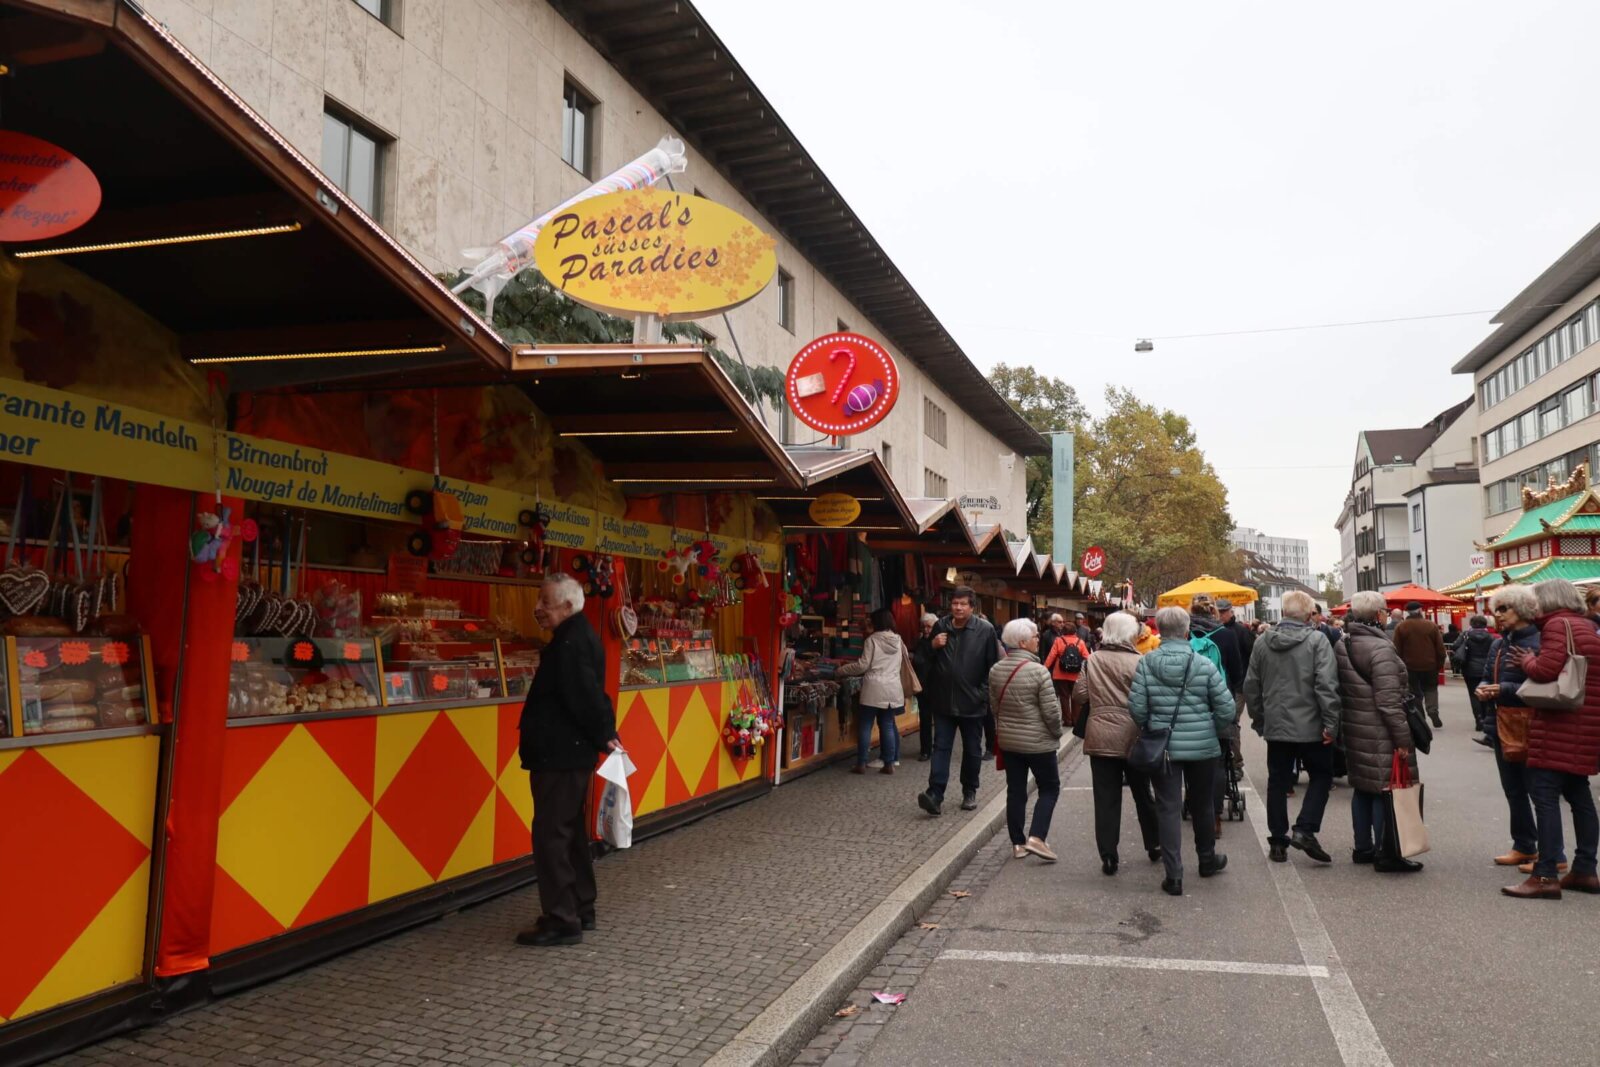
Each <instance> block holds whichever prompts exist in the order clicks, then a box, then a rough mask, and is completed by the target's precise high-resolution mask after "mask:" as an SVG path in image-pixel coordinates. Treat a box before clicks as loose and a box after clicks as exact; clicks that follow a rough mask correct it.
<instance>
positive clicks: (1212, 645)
mask: <svg viewBox="0 0 1600 1067" xmlns="http://www.w3.org/2000/svg"><path fill="white" fill-rule="evenodd" d="M1189 647H1190V648H1192V649H1194V651H1195V655H1197V656H1204V657H1205V658H1206V659H1208V660H1210V661H1211V665H1212V666H1213V667H1215V668H1216V669H1217V670H1219V671H1220V670H1222V649H1220V648H1218V647H1217V643H1216V642H1215V641H1213V640H1211V638H1209V637H1207V636H1205V635H1204V634H1200V635H1197V636H1194V637H1191V638H1189Z"/></svg>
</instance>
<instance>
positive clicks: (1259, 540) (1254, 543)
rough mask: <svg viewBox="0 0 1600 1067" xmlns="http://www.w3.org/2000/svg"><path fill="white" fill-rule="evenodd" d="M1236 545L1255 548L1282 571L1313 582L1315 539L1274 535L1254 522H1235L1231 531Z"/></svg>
mask: <svg viewBox="0 0 1600 1067" xmlns="http://www.w3.org/2000/svg"><path fill="white" fill-rule="evenodd" d="M1228 543H1229V544H1231V545H1233V547H1234V548H1239V549H1244V550H1246V551H1249V552H1254V553H1255V554H1256V556H1257V557H1259V558H1260V559H1261V560H1263V561H1264V562H1266V563H1268V564H1270V565H1271V566H1272V567H1273V568H1274V569H1275V570H1276V571H1277V572H1278V573H1279V574H1283V575H1287V576H1288V577H1290V578H1293V579H1294V580H1295V581H1297V582H1300V583H1302V584H1304V585H1307V586H1309V585H1311V584H1312V581H1311V577H1312V575H1311V542H1309V541H1307V540H1305V539H1303V538H1299V537H1272V536H1270V535H1269V534H1264V533H1262V532H1261V531H1260V530H1257V529H1256V528H1255V527H1253V526H1235V527H1234V528H1233V530H1232V531H1231V532H1230V533H1229V534H1228Z"/></svg>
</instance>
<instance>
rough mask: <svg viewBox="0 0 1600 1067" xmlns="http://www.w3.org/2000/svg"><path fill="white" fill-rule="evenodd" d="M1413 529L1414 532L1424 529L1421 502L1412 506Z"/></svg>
mask: <svg viewBox="0 0 1600 1067" xmlns="http://www.w3.org/2000/svg"><path fill="white" fill-rule="evenodd" d="M1411 528H1412V529H1413V530H1420V529H1422V504H1421V503H1420V502H1418V503H1416V504H1412V505H1411Z"/></svg>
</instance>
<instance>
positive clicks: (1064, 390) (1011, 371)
mask: <svg viewBox="0 0 1600 1067" xmlns="http://www.w3.org/2000/svg"><path fill="white" fill-rule="evenodd" d="M989 383H990V384H991V385H993V386H994V387H995V391H996V392H998V393H999V394H1000V395H1001V396H1003V397H1005V398H1006V400H1007V401H1008V402H1009V403H1010V404H1011V406H1012V407H1013V408H1015V409H1016V410H1017V412H1018V413H1019V414H1020V415H1021V416H1022V417H1023V418H1024V419H1027V420H1028V425H1030V426H1032V427H1033V428H1034V429H1036V430H1038V431H1039V432H1040V433H1048V432H1051V431H1054V430H1074V431H1075V430H1078V429H1079V428H1081V427H1082V425H1083V424H1084V422H1085V420H1087V419H1088V412H1087V411H1085V410H1084V407H1083V403H1082V402H1081V401H1080V400H1079V399H1078V391H1077V390H1076V389H1074V388H1072V386H1070V385H1068V384H1067V383H1066V382H1064V381H1062V380H1061V379H1060V378H1047V377H1045V376H1044V375H1042V374H1040V373H1039V372H1038V371H1036V370H1034V369H1033V368H1032V367H1020V366H1019V367H1012V366H1008V365H1007V364H1004V363H997V364H995V367H994V370H992V371H990V372H989ZM1026 475H1027V493H1028V496H1027V504H1028V506H1027V519H1028V533H1029V534H1031V535H1032V536H1033V544H1034V547H1035V548H1037V549H1038V550H1039V551H1040V552H1053V551H1054V549H1053V548H1052V547H1051V543H1050V541H1051V529H1052V527H1051V524H1052V523H1053V522H1054V521H1055V513H1054V510H1053V508H1052V506H1051V505H1052V499H1051V497H1052V494H1051V485H1050V457H1049V456H1048V455H1046V456H1029V457H1028V461H1027V469H1026ZM1069 550H1070V548H1069V549H1064V551H1069Z"/></svg>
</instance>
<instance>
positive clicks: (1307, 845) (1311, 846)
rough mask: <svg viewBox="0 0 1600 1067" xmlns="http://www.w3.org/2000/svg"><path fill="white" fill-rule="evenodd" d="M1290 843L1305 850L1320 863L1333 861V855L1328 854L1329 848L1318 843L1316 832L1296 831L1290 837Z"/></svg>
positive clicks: (1302, 850)
mask: <svg viewBox="0 0 1600 1067" xmlns="http://www.w3.org/2000/svg"><path fill="white" fill-rule="evenodd" d="M1289 844H1291V845H1293V846H1294V847H1295V848H1297V849H1299V850H1300V851H1301V852H1304V853H1305V854H1306V855H1308V856H1310V857H1311V858H1312V859H1314V860H1316V861H1317V862H1318V863H1332V862H1333V857H1332V856H1330V855H1328V851H1327V849H1325V848H1323V847H1322V846H1321V845H1319V844H1318V843H1317V835H1316V834H1307V833H1298V832H1297V833H1296V834H1295V835H1294V836H1293V837H1291V838H1290V839H1289Z"/></svg>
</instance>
